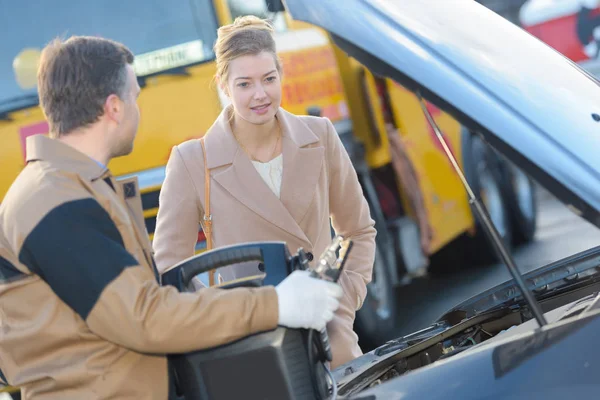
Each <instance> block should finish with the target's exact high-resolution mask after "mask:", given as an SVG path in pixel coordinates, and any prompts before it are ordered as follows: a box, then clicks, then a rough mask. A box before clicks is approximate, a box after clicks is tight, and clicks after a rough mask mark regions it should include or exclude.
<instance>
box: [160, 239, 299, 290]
mask: <svg viewBox="0 0 600 400" xmlns="http://www.w3.org/2000/svg"><path fill="white" fill-rule="evenodd" d="M289 259H290V255H289V251H288V249H287V246H286V245H285V243H284V242H251V243H242V244H237V245H232V246H224V247H219V248H217V249H214V250H210V251H206V252H204V253H201V254H198V255H195V256H193V257H190V258H188V259H186V260H183V261H181V262H180V263H178V264H176V265H175V266H174V267H173V268H171V269H170V270H169V271H167V272H165V273H164V274H163V275H162V284H163V285H173V286H175V287H177V288H178V289H179V290H180V291H182V290H185V289H184V288H186V287H187V286H188V285H189V283H190V282H191V280H192V279H193V278H194V277H195V276H196V275H198V274H201V273H203V272H207V271H210V270H213V269H216V268H220V267H225V266H227V265H231V264H236V263H240V262H246V261H258V262H262V263H263V264H264V265H265V271H264V272H265V273H266V277H265V280H264V284H265V285H277V284H279V283H280V282H281V281H282V280H283V279H284V278H285V277H286V276H287V275H288V274H289V273H290V272H291V271H290V270H289V265H288V264H289Z"/></svg>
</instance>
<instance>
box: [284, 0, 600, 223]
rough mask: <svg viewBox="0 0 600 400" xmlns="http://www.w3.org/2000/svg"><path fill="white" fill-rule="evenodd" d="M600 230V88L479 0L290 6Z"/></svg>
mask: <svg viewBox="0 0 600 400" xmlns="http://www.w3.org/2000/svg"><path fill="white" fill-rule="evenodd" d="M285 5H286V7H287V9H288V11H289V12H290V14H291V15H292V17H293V18H294V19H296V20H301V21H305V22H308V23H311V24H314V25H317V26H319V27H321V28H323V29H325V30H327V31H328V32H330V33H331V35H332V37H333V38H334V40H335V42H336V44H337V45H338V46H340V47H341V48H342V49H343V50H344V51H346V52H347V53H349V54H350V55H351V56H353V57H355V58H356V59H358V60H359V61H360V62H361V63H363V64H364V65H365V66H367V67H368V68H369V69H371V70H372V71H373V72H374V73H376V74H380V75H383V76H387V77H389V78H392V79H394V80H396V81H397V82H399V83H400V84H402V85H404V86H405V87H407V88H408V89H410V90H413V91H420V92H421V93H422V95H423V97H425V98H426V99H428V100H430V101H432V102H433V103H435V104H436V105H437V106H438V107H441V108H443V109H444V110H445V111H447V112H449V113H450V114H452V115H453V116H454V117H455V118H456V119H457V120H459V121H460V122H461V123H462V124H463V125H464V126H466V127H467V128H469V129H471V130H472V131H476V132H479V133H481V134H482V135H483V136H484V138H485V139H486V140H487V141H488V142H489V143H490V144H491V145H492V146H494V147H495V148H496V149H497V150H499V151H500V152H502V153H503V154H504V155H505V156H507V157H508V158H509V159H510V160H511V161H513V162H514V163H515V164H516V165H518V166H519V167H521V168H522V169H523V170H524V171H526V173H527V174H529V175H530V176H531V177H532V178H534V179H535V180H536V181H538V182H539V183H540V184H542V185H543V186H545V187H546V188H547V189H548V190H549V191H551V192H552V193H553V194H554V195H555V196H556V197H558V198H559V199H561V200H562V201H563V202H565V203H566V204H568V205H569V206H571V208H572V209H573V210H574V211H575V212H576V213H578V214H580V215H582V216H583V217H584V218H586V219H587V220H588V221H590V222H591V223H593V224H595V225H596V226H599V227H600V218H599V217H600V215H599V213H598V212H599V211H600V156H599V155H598V153H597V152H598V151H599V150H600V84H599V82H598V81H597V80H595V78H593V77H592V76H591V75H589V74H588V73H586V72H584V71H583V70H582V69H581V68H579V67H578V66H577V65H575V64H574V63H573V62H571V61H570V60H569V59H567V58H566V57H564V56H563V55H561V54H560V53H558V52H556V51H555V50H553V49H552V48H550V47H549V46H547V45H546V44H544V43H542V42H541V41H539V40H538V39H536V38H535V37H533V36H531V35H529V34H528V33H527V32H525V31H524V30H522V29H521V28H520V27H518V26H516V25H514V24H512V23H511V22H509V21H507V20H505V19H504V18H502V17H501V16H499V15H497V14H495V13H494V12H492V11H490V10H489V9H487V8H485V7H484V6H482V5H480V4H478V3H476V2H475V1H473V0H444V1H440V0H418V1H414V0H343V1H341V0H319V1H314V0H285Z"/></svg>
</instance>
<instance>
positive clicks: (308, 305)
mask: <svg viewBox="0 0 600 400" xmlns="http://www.w3.org/2000/svg"><path fill="white" fill-rule="evenodd" d="M275 290H276V291H277V298H278V303H279V322H278V324H279V325H282V326H287V327H288V328H305V329H316V330H318V331H320V330H322V329H323V328H325V325H326V324H327V322H329V321H331V320H332V319H333V313H334V312H335V310H337V308H338V307H339V306H340V298H341V297H342V294H343V291H342V287H341V286H340V285H338V284H337V283H333V282H328V281H324V280H321V279H316V278H313V277H311V276H310V275H309V272H308V271H298V270H297V271H294V272H292V273H291V274H290V275H289V276H288V277H287V278H285V279H284V280H283V281H282V282H281V283H280V284H279V285H277V286H276V287H275Z"/></svg>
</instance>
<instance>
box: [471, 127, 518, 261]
mask: <svg viewBox="0 0 600 400" xmlns="http://www.w3.org/2000/svg"><path fill="white" fill-rule="evenodd" d="M463 146H464V147H463V149H464V151H463V157H464V171H465V176H466V178H467V181H468V182H469V184H470V185H471V188H472V189H473V193H474V194H475V196H477V198H478V200H479V201H480V202H481V204H482V205H483V207H484V209H485V210H486V212H487V214H488V216H489V217H490V219H491V221H492V223H493V224H494V225H495V227H496V229H497V230H498V233H499V234H500V237H501V238H502V241H503V242H504V244H505V246H506V247H507V248H509V249H510V248H511V244H512V226H511V224H510V217H509V207H508V204H507V201H506V197H505V196H504V195H503V190H502V189H503V187H502V175H501V172H500V160H499V158H498V156H497V155H496V154H494V153H493V151H492V149H491V148H490V147H488V146H487V145H486V144H485V143H484V142H483V140H482V139H481V138H479V137H478V136H475V135H472V134H470V133H468V134H465V135H463ZM473 216H474V218H475V227H476V234H475V237H474V238H473V241H472V242H473V243H471V245H470V246H469V250H468V255H469V257H468V258H469V259H470V262H472V263H474V264H488V263H495V262H499V261H500V258H499V256H498V255H497V252H496V250H495V246H494V244H493V243H492V241H491V239H490V238H488V235H487V233H486V232H485V230H484V229H485V228H484V226H483V224H482V223H481V222H480V221H479V218H478V217H477V215H476V214H475V212H473Z"/></svg>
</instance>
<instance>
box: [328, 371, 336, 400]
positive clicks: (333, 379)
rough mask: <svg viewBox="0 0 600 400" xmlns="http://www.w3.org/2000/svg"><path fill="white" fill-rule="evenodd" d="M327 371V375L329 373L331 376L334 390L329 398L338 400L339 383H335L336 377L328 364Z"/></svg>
mask: <svg viewBox="0 0 600 400" xmlns="http://www.w3.org/2000/svg"><path fill="white" fill-rule="evenodd" d="M325 372H327V375H329V378H330V379H331V386H332V390H333V393H331V397H330V398H329V400H336V399H337V393H338V391H337V385H336V384H335V378H334V377H333V373H332V372H331V371H330V370H329V368H327V366H325Z"/></svg>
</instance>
